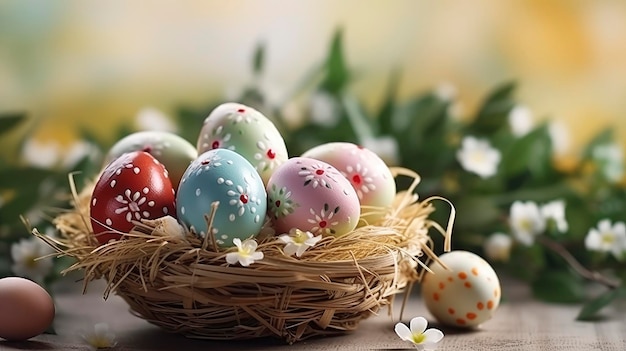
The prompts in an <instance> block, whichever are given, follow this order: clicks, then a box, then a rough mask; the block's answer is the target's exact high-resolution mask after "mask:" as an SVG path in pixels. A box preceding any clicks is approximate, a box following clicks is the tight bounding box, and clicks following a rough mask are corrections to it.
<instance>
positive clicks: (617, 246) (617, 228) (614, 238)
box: [585, 219, 626, 259]
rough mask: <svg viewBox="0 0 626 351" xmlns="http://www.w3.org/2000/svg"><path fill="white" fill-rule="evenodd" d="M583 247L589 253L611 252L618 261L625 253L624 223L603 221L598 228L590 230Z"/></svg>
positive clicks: (625, 228)
mask: <svg viewBox="0 0 626 351" xmlns="http://www.w3.org/2000/svg"><path fill="white" fill-rule="evenodd" d="M585 247H586V248H587V249H588V250H590V251H600V252H611V253H612V254H613V256H615V257H616V258H618V259H620V258H622V256H623V254H624V251H626V225H624V222H616V223H615V224H613V225H611V221H610V220H608V219H603V220H601V221H600V222H599V223H598V227H597V229H596V228H591V229H590V230H589V233H587V236H586V237H585Z"/></svg>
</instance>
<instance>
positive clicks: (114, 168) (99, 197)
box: [89, 151, 176, 244]
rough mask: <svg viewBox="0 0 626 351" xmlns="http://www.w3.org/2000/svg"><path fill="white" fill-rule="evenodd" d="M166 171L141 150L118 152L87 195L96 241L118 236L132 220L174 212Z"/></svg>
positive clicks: (172, 190) (170, 186) (126, 230)
mask: <svg viewBox="0 0 626 351" xmlns="http://www.w3.org/2000/svg"><path fill="white" fill-rule="evenodd" d="M175 199H176V197H175V194H174V188H173V186H172V182H171V181H170V178H169V176H168V172H167V170H166V169H165V167H164V166H163V164H161V163H160V162H159V161H158V160H157V159H156V158H154V157H153V156H152V155H150V154H149V153H147V152H144V151H132V152H128V153H125V154H122V155H121V156H120V157H118V158H116V159H115V160H113V161H112V162H111V163H110V164H108V165H107V166H106V167H105V168H104V170H103V171H102V173H101V174H100V177H99V178H98V181H97V182H96V185H95V186H94V189H93V192H92V194H91V201H90V207H89V211H90V213H89V216H90V222H91V227H92V229H93V233H94V235H95V236H96V239H97V240H98V242H99V243H101V244H105V243H107V242H109V241H110V240H112V239H120V238H122V237H123V233H127V232H129V231H130V230H131V229H132V228H133V227H134V226H135V223H134V222H135V221H141V220H142V219H157V218H161V217H163V216H166V215H172V214H174V213H175V211H176V206H175V204H174V201H175Z"/></svg>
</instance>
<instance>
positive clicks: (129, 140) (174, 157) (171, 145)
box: [105, 130, 198, 189]
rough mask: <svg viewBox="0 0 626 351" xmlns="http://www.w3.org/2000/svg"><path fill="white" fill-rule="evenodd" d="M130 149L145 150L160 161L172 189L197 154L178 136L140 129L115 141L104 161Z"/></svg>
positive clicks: (192, 147) (108, 161)
mask: <svg viewBox="0 0 626 351" xmlns="http://www.w3.org/2000/svg"><path fill="white" fill-rule="evenodd" d="M131 151H145V152H147V153H149V154H150V155H152V156H154V158H156V159H157V160H159V162H161V163H162V164H163V165H164V166H165V168H166V169H167V171H168V173H169V177H170V180H171V181H172V185H173V186H174V189H177V188H178V183H179V182H180V178H181V177H182V176H183V173H184V172H185V170H186V169H187V167H189V164H190V163H191V161H193V160H195V159H196V157H197V156H198V152H197V151H196V148H195V147H194V146H193V145H192V144H191V143H189V142H188V141H187V140H185V139H183V138H181V137H180V136H178V135H176V134H173V133H170V132H164V131H156V130H152V131H142V132H136V133H132V134H129V135H127V136H126V137H124V138H122V139H120V140H119V141H118V142H117V143H115V144H114V145H113V146H112V147H111V149H110V150H109V152H108V153H107V156H106V158H105V162H106V163H110V162H111V161H112V160H114V159H116V158H118V157H119V156H121V155H122V154H124V153H127V152H131Z"/></svg>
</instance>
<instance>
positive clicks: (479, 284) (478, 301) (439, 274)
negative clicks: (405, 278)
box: [422, 250, 501, 328]
mask: <svg viewBox="0 0 626 351" xmlns="http://www.w3.org/2000/svg"><path fill="white" fill-rule="evenodd" d="M439 259H440V260H441V262H443V263H444V264H445V265H446V266H447V267H448V269H449V270H446V269H445V268H444V267H443V266H442V265H441V264H439V263H437V262H435V263H433V264H431V265H430V266H429V268H430V269H431V270H432V273H430V272H429V273H426V275H425V276H424V279H423V280H422V298H423V299H424V302H425V303H426V307H427V308H428V310H429V311H430V313H431V314H432V315H433V316H434V317H435V318H437V320H439V322H441V323H442V324H445V325H449V326H454V327H461V328H470V327H476V326H478V325H479V324H481V323H483V322H485V321H487V320H489V319H491V317H492V316H493V314H494V312H495V311H496V309H497V308H498V305H499V303H500V295H501V290H500V281H499V280H498V276H497V275H496V272H495V271H494V270H493V268H491V266H490V265H489V263H487V261H485V260H484V259H482V258H481V257H480V256H478V255H476V254H474V253H471V252H468V251H461V250H458V251H451V252H448V253H445V254H443V255H441V256H439Z"/></svg>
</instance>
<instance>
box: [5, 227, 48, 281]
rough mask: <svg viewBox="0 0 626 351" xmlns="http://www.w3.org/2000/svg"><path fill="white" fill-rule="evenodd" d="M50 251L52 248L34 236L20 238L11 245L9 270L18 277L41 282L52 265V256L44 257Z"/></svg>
mask: <svg viewBox="0 0 626 351" xmlns="http://www.w3.org/2000/svg"><path fill="white" fill-rule="evenodd" d="M51 253H53V250H52V248H51V247H50V246H48V245H47V244H46V243H44V242H43V241H41V240H40V239H38V238H36V237H31V238H28V239H21V240H20V241H19V242H17V243H14V244H13V245H11V259H12V260H13V265H12V266H11V270H12V271H13V273H15V274H16V275H19V276H20V277H24V278H29V279H32V280H34V281H35V282H37V283H40V284H41V283H43V281H44V279H45V277H46V276H47V275H48V274H50V272H51V271H52V267H53V266H54V258H53V257H44V256H47V255H50V254H51Z"/></svg>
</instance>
